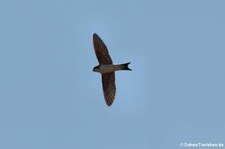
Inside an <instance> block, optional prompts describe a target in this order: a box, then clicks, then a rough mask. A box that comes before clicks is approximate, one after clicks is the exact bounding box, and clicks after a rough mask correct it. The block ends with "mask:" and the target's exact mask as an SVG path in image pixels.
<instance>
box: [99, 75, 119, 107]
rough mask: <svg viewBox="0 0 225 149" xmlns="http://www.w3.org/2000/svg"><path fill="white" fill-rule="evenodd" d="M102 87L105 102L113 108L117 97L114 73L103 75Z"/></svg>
mask: <svg viewBox="0 0 225 149" xmlns="http://www.w3.org/2000/svg"><path fill="white" fill-rule="evenodd" d="M102 87H103V93H104V97H105V102H106V104H107V105H108V106H111V105H112V103H113V101H114V98H115V95H116V85H115V73H114V72H112V73H107V74H102Z"/></svg>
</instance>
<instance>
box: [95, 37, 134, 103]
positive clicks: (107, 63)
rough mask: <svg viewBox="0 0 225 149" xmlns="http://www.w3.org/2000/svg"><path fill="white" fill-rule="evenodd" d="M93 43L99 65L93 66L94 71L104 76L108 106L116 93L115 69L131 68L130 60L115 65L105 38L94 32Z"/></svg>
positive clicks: (104, 92)
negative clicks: (104, 40)
mask: <svg viewBox="0 0 225 149" xmlns="http://www.w3.org/2000/svg"><path fill="white" fill-rule="evenodd" d="M93 45H94V51H95V54H96V57H97V59H98V62H99V65H97V66H95V67H94V68H93V71H94V72H98V73H100V74H101V77H102V89H103V95H104V99H105V102H106V104H107V106H111V105H112V103H113V101H114V99H115V95H116V85H115V71H119V70H129V71H131V69H130V68H129V67H128V65H129V64H130V62H128V63H124V64H117V65H114V64H113V61H112V59H111V57H110V55H109V52H108V49H107V46H106V45H105V43H104V42H103V40H102V39H101V38H100V37H99V36H98V35H97V34H96V33H94V34H93Z"/></svg>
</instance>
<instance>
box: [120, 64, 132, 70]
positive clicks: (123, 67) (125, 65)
mask: <svg viewBox="0 0 225 149" xmlns="http://www.w3.org/2000/svg"><path fill="white" fill-rule="evenodd" d="M129 64H130V62H129V63H125V64H121V65H122V70H130V71H131V70H132V69H130V68H129V67H128V65H129Z"/></svg>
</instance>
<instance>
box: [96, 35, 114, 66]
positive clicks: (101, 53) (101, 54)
mask: <svg viewBox="0 0 225 149" xmlns="http://www.w3.org/2000/svg"><path fill="white" fill-rule="evenodd" d="M93 44H94V49H95V54H96V56H97V59H98V62H99V64H112V63H113V62H112V59H111V57H110V55H109V52H108V49H107V47H106V45H105V44H104V42H103V41H102V40H101V38H100V37H99V36H98V35H97V34H96V33H94V35H93Z"/></svg>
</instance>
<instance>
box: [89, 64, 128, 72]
mask: <svg viewBox="0 0 225 149" xmlns="http://www.w3.org/2000/svg"><path fill="white" fill-rule="evenodd" d="M128 64H130V63H126V64H118V65H113V64H108V65H104V64H103V65H99V66H96V67H94V69H93V71H94V72H99V73H101V74H105V73H111V72H114V71H119V70H130V69H129V68H128V66H127V65H128Z"/></svg>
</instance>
